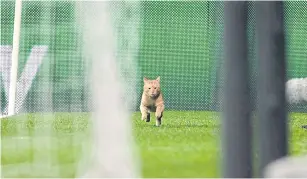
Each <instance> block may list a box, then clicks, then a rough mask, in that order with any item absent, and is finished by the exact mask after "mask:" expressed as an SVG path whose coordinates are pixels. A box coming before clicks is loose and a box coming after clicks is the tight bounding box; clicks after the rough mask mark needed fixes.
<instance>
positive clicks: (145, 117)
mask: <svg viewBox="0 0 307 179" xmlns="http://www.w3.org/2000/svg"><path fill="white" fill-rule="evenodd" d="M140 110H141V113H142V118H141V119H142V120H146V122H150V113H149V112H148V109H147V107H146V106H143V105H141V106H140Z"/></svg>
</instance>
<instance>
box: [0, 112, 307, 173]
mask: <svg viewBox="0 0 307 179" xmlns="http://www.w3.org/2000/svg"><path fill="white" fill-rule="evenodd" d="M24 116H27V118H28V120H23V119H22V117H24ZM89 116H90V115H89V114H88V113H55V114H54V115H52V114H43V115H42V114H26V115H20V116H16V117H14V118H10V119H6V120H2V121H1V124H2V125H1V139H2V141H1V150H2V153H1V162H2V163H1V166H2V177H74V176H75V172H76V170H77V160H78V156H80V154H81V143H83V142H87V141H89V140H86V138H88V137H89V128H90V127H89V125H88V119H89ZM164 116H165V117H164V120H163V124H162V126H161V127H155V126H154V124H155V121H154V119H153V118H152V121H151V122H150V123H146V122H144V121H141V120H140V114H139V113H134V114H133V116H132V121H133V124H134V127H133V132H134V135H135V138H136V142H137V144H138V146H139V151H140V155H141V159H142V161H141V162H142V172H143V176H144V177H151V178H159V177H166V178H168V177H172V178H176V177H177V178H180V177H189V178H192V177H198V178H202V177H219V176H220V154H221V147H220V120H216V119H219V118H218V113H215V112H203V111H202V112H195V111H167V112H165V114H164ZM290 119H291V120H290V140H289V143H290V150H291V154H292V155H298V154H307V135H306V133H307V130H306V129H303V128H302V127H301V126H302V125H304V124H307V114H299V113H292V114H291V115H290ZM50 121H52V133H51V134H49V133H47V132H46V126H48V125H46V124H50ZM34 128H37V129H38V130H36V133H35V137H34ZM45 137H49V138H51V143H52V144H51V146H48V144H44V143H43V144H41V145H39V144H40V143H39V144H38V145H35V142H44V140H43V139H44V138H45ZM34 145H35V146H36V147H35V148H34V147H33V146H34ZM38 146H39V147H38ZM46 159H48V160H49V162H48V164H50V165H46V162H45V160H46ZM33 170H34V171H35V172H33ZM17 171H18V172H17Z"/></svg>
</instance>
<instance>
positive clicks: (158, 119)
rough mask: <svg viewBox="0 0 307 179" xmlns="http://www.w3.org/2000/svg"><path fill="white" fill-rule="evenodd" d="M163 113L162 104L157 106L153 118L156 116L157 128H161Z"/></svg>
mask: <svg viewBox="0 0 307 179" xmlns="http://www.w3.org/2000/svg"><path fill="white" fill-rule="evenodd" d="M163 111H164V104H161V105H159V106H157V109H156V113H155V116H156V126H158V127H159V126H161V124H162V117H163Z"/></svg>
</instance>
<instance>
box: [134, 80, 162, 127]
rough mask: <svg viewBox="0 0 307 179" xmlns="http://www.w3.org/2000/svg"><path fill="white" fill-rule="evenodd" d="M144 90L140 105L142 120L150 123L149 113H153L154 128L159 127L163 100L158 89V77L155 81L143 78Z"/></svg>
mask: <svg viewBox="0 0 307 179" xmlns="http://www.w3.org/2000/svg"><path fill="white" fill-rule="evenodd" d="M143 81H144V89H143V94H142V100H141V105H140V111H141V113H142V118H141V119H142V120H146V122H150V112H155V117H156V126H158V127H159V126H161V124H162V117H163V112H164V100H163V96H162V92H161V88H160V76H158V77H157V78H156V79H155V80H150V79H148V78H146V77H144V78H143Z"/></svg>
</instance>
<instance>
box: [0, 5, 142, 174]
mask: <svg viewBox="0 0 307 179" xmlns="http://www.w3.org/2000/svg"><path fill="white" fill-rule="evenodd" d="M138 8H139V2H115V1H114V2H104V1H101V2H79V1H76V2H73V1H71V2H67V1H26V2H24V3H23V5H22V12H23V13H22V14H23V16H22V23H21V39H20V52H19V53H20V59H19V68H18V82H17V98H16V114H17V115H14V116H13V117H11V118H10V119H7V120H6V119H3V120H2V121H1V123H2V129H4V130H3V131H2V136H1V138H2V145H1V146H2V154H1V156H2V158H1V160H2V164H1V167H2V173H1V175H2V177H78V176H79V177H80V176H85V177H89V176H92V177H136V176H137V175H138V169H137V167H135V166H136V165H135V163H137V157H136V156H134V157H133V156H132V155H131V154H133V153H134V148H133V144H132V143H133V141H132V133H131V124H130V114H129V113H130V109H131V108H130V107H129V106H135V104H134V103H135V102H136V101H135V99H136V95H135V94H134V93H135V91H136V90H135V86H136V74H137V71H138V70H137V61H136V54H137V51H138V46H139V44H138V40H139V37H138V36H139V32H138V24H139V22H138V20H139V17H138V16H139V12H138V11H139V9H138ZM1 9H3V11H4V13H3V14H4V17H3V16H2V17H1V18H2V19H1V30H2V29H3V31H4V33H2V38H1V40H2V41H1V45H2V44H11V43H12V41H11V36H12V35H13V33H12V30H13V26H12V24H13V17H14V14H13V13H11V12H13V9H14V1H1ZM11 52H12V47H11V46H10V45H6V46H1V56H3V57H4V58H1V77H2V78H1V79H2V81H3V83H1V89H3V86H2V84H3V85H4V91H2V90H1V110H2V112H3V113H6V112H7V99H8V93H7V91H8V90H7V89H8V86H9V85H8V84H9V81H8V80H9V75H10V60H11V59H10V58H11V56H10V55H11ZM123 89H124V90H123ZM78 112H92V115H90V114H87V113H78ZM132 159H133V160H132ZM97 172H98V173H97Z"/></svg>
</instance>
